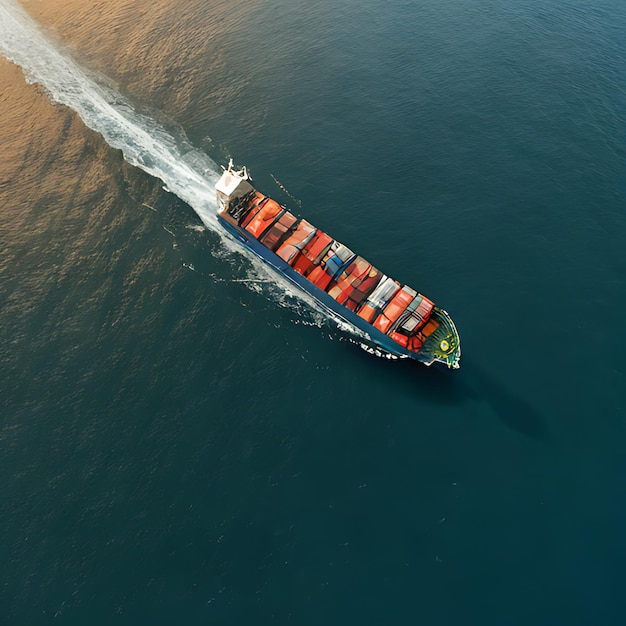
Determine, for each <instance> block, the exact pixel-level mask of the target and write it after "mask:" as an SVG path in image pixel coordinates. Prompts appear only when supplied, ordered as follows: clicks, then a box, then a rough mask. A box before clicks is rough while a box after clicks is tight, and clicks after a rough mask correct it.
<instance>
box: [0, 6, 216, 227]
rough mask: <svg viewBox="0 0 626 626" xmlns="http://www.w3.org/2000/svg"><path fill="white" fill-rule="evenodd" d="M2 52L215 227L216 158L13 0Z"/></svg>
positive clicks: (2, 15) (0, 17) (1, 30)
mask: <svg viewBox="0 0 626 626" xmlns="http://www.w3.org/2000/svg"><path fill="white" fill-rule="evenodd" d="M0 52H1V53H2V55H3V56H4V57H6V58H7V59H8V60H9V61H12V62H13V63H15V64H16V65H19V66H20V67H21V68H22V71H23V72H24V75H25V76H26V79H27V80H28V81H32V82H37V83H40V84H41V85H42V86H43V87H44V88H45V89H46V90H47V91H48V93H49V94H50V96H51V98H52V99H53V100H55V101H56V102H59V103H61V104H64V105H66V106H67V107H69V108H70V109H72V110H74V111H75V112H76V113H77V114H78V115H79V116H80V118H81V119H82V120H83V122H84V123H85V124H86V125H87V126H89V128H91V129H92V130H95V131H96V132H98V133H100V134H101V135H102V136H103V137H104V139H105V140H106V142H107V143H108V144H109V145H111V146H113V147H114V148H119V149H120V150H121V151H122V152H123V154H124V158H125V159H126V160H127V161H128V162H129V163H132V164H133V165H136V166H138V167H140V168H141V169H143V170H144V171H146V172H148V173H149V174H151V175H152V176H156V177H157V178H160V179H161V180H162V181H163V182H164V183H165V184H166V186H167V188H168V190H170V191H172V192H173V193H175V194H176V195H177V196H179V197H180V198H181V199H182V200H184V201H185V202H187V203H188V204H189V205H191V206H192V207H193V208H194V210H195V211H196V212H197V213H198V215H199V216H200V219H201V220H202V221H203V223H204V224H205V225H206V226H207V227H209V228H211V229H216V228H217V220H216V218H215V208H214V207H215V200H214V198H215V183H216V182H217V180H218V178H219V172H218V170H219V168H218V167H217V166H216V164H215V163H214V162H213V161H212V160H211V159H210V158H209V157H208V156H207V155H206V154H204V153H202V152H200V151H199V150H196V149H194V148H193V147H192V146H191V145H189V144H188V142H186V141H184V140H182V141H181V139H180V138H178V139H174V138H173V137H172V136H171V135H170V134H169V133H167V132H166V131H165V130H164V129H163V128H161V127H159V126H158V125H157V124H155V123H154V122H153V121H152V120H150V119H149V118H146V117H144V116H141V115H140V114H138V113H137V112H136V111H134V110H133V107H132V106H131V105H130V104H129V103H128V102H126V101H125V100H124V98H122V97H121V96H120V94H119V93H117V92H115V91H114V90H112V89H110V88H108V87H106V86H105V85H104V84H103V83H102V82H98V81H97V80H94V78H93V77H91V76H89V75H88V74H87V73H86V72H85V71H84V70H83V69H82V68H81V67H79V66H78V64H77V63H76V62H75V61H74V60H72V59H71V58H70V57H69V55H67V54H64V53H63V52H62V51H61V50H59V49H58V48H57V47H56V46H55V45H54V44H53V43H52V42H51V41H50V40H48V39H47V38H46V37H45V36H44V35H43V33H42V32H41V31H40V29H39V28H38V26H37V24H36V23H35V22H34V21H33V20H32V19H31V18H30V17H29V16H28V15H27V14H26V13H25V12H24V10H23V9H22V8H21V7H20V6H18V5H17V4H15V3H13V2H12V1H11V0H2V2H1V3H0Z"/></svg>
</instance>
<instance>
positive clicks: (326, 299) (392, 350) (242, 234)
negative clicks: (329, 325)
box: [217, 213, 436, 366]
mask: <svg viewBox="0 0 626 626" xmlns="http://www.w3.org/2000/svg"><path fill="white" fill-rule="evenodd" d="M217 217H218V221H219V223H220V224H221V225H222V226H223V228H224V229H225V230H226V231H227V232H228V233H230V234H231V235H232V236H233V237H235V239H237V240H238V241H239V242H241V244H242V245H244V246H245V247H246V248H248V249H249V250H250V251H251V252H253V253H254V254H255V255H256V256H258V257H259V258H261V259H262V260H263V261H264V262H265V264H266V265H268V266H269V267H271V268H272V270H273V271H275V272H276V273H277V274H279V275H281V276H284V277H285V278H286V279H287V280H289V282H291V283H292V284H293V285H295V286H296V287H297V288H298V289H300V290H301V291H303V292H305V293H307V294H308V295H310V296H311V297H312V298H314V299H315V301H316V302H318V303H319V304H320V305H321V306H322V307H324V308H325V309H327V310H330V311H331V312H332V313H334V314H335V315H337V316H338V317H340V318H341V319H343V320H345V321H346V322H348V323H349V324H350V325H352V326H355V327H356V328H357V329H358V330H360V331H362V332H363V333H364V334H365V336H366V338H364V340H363V341H364V342H365V343H366V344H368V346H369V347H373V346H375V348H377V349H378V350H379V351H381V352H382V353H383V354H384V355H385V356H388V357H391V358H400V359H411V360H413V361H418V362H420V363H423V364H424V365H428V366H430V365H432V364H433V363H434V362H436V360H435V359H433V358H431V357H429V356H425V355H422V354H420V353H415V352H411V351H409V350H406V349H404V348H403V347H402V346H401V345H399V344H398V343H396V342H395V341H393V340H392V339H391V338H390V337H389V336H388V335H386V334H384V333H382V332H380V331H379V330H378V329H376V328H374V327H373V326H372V325H371V324H369V323H368V322H366V321H365V320H364V319H363V318H361V317H359V316H358V315H357V314H356V313H354V312H352V311H350V310H349V309H347V308H346V307H345V306H343V305H341V304H339V303H338V302H337V301H336V300H335V299H334V298H332V297H331V296H329V295H328V294H327V293H326V292H325V291H323V290H321V289H320V288H319V287H317V286H316V285H314V284H313V283H311V282H310V281H309V280H307V279H306V278H305V277H304V276H302V275H301V274H299V273H298V272H296V271H295V270H294V269H293V268H292V267H291V266H290V265H289V264H288V263H286V262H285V261H284V260H283V259H281V258H280V257H279V256H278V255H276V254H275V253H274V252H272V251H271V250H270V249H269V248H267V247H266V246H265V245H263V244H262V243H261V242H260V241H258V240H257V239H255V238H254V237H251V236H250V235H249V234H248V233H247V232H246V231H245V230H243V229H241V228H239V227H237V226H234V225H233V224H231V223H230V222H228V221H227V220H225V219H223V218H222V217H221V215H220V214H219V213H218V216H217Z"/></svg>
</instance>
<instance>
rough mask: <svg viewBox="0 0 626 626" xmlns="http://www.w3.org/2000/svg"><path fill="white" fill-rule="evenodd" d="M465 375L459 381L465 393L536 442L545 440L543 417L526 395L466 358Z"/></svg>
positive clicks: (511, 427) (547, 437)
mask: <svg viewBox="0 0 626 626" xmlns="http://www.w3.org/2000/svg"><path fill="white" fill-rule="evenodd" d="M463 365H464V373H465V377H464V378H463V380H462V381H460V382H461V384H462V386H463V390H464V393H465V394H466V396H467V397H468V398H469V399H471V400H474V401H476V402H486V403H487V404H489V406H490V407H491V409H492V410H493V412H494V413H495V414H496V415H497V416H498V418H499V419H500V421H501V422H502V423H503V424H504V425H505V426H507V427H508V428H510V429H512V430H515V431H517V432H519V433H521V434H523V435H525V436H526V437H529V438H531V439H535V440H538V441H547V440H548V439H549V432H548V428H547V423H546V420H545V416H544V415H543V414H542V413H541V412H540V411H538V410H537V409H536V408H534V407H533V406H532V405H531V404H530V403H529V402H528V401H527V400H526V399H525V398H523V397H522V396H520V395H519V394H517V393H515V392H514V391H511V389H509V388H508V387H507V386H506V385H504V384H502V383H501V382H500V381H499V380H497V379H496V378H494V377H492V376H491V375H490V374H488V373H487V372H486V371H485V370H483V369H482V368H481V367H480V366H478V365H476V363H474V362H472V361H469V362H468V359H465V362H464V364H463Z"/></svg>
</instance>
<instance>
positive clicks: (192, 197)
mask: <svg viewBox="0 0 626 626" xmlns="http://www.w3.org/2000/svg"><path fill="white" fill-rule="evenodd" d="M0 53H1V54H2V55H3V56H4V57H5V58H6V59H7V60H9V61H11V62H12V63H14V64H16V65H18V66H19V67H20V68H21V69H22V72H23V73H24V76H25V78H26V80H27V81H28V82H30V83H39V84H40V85H41V86H42V87H44V89H45V90H46V91H47V92H48V94H49V95H50V97H51V99H52V100H53V101H55V102H58V103H60V104H63V105H65V106H67V107H68V108H70V109H72V110H73V111H74V112H75V113H76V114H77V115H78V116H79V117H80V118H81V119H82V120H83V122H84V123H85V125H86V126H88V127H89V128H91V129H92V130H94V131H96V132H97V133H99V134H100V135H102V137H103V138H104V139H105V141H106V142H107V143H108V144H109V145H110V146H112V147H113V148H116V149H119V150H121V152H122V154H123V155H124V158H125V159H126V161H128V162H129V163H131V164H132V165H135V166H137V167H139V168H141V169H142V170H144V171H145V172H147V173H148V174H150V175H152V176H154V177H156V178H158V179H160V180H161V181H163V183H164V186H165V188H166V189H167V190H168V191H170V192H171V193H174V194H175V195H176V196H178V197H179V198H180V199H181V200H183V201H184V202H186V203H187V204H188V205H189V206H191V207H192V208H193V210H194V211H195V212H196V213H197V214H198V216H199V218H200V219H201V221H202V223H203V224H204V226H205V227H206V228H207V229H209V230H211V231H214V232H215V233H217V234H218V235H219V236H220V237H221V241H222V245H223V247H224V249H225V250H227V251H229V252H237V253H239V254H242V255H244V256H246V257H248V259H249V260H250V262H251V268H252V269H251V270H250V278H255V279H260V280H261V281H262V282H263V283H264V284H265V286H266V287H265V288H264V289H263V292H264V293H265V294H268V295H270V297H272V299H273V300H277V301H278V303H279V304H281V305H282V306H288V307H290V308H292V309H295V310H296V311H297V312H298V313H300V314H301V313H302V304H305V305H306V306H307V307H308V308H309V309H312V310H313V311H314V312H315V314H313V315H311V316H310V318H311V320H312V321H313V322H314V323H315V324H316V325H319V326H321V325H323V323H324V321H325V320H326V319H327V318H328V317H331V318H332V319H333V320H334V322H335V323H336V324H337V326H338V327H339V328H340V329H341V330H343V331H346V332H349V333H351V334H353V335H356V336H357V337H358V336H362V333H361V331H359V330H358V329H357V328H355V327H354V326H352V325H351V324H349V323H348V322H346V321H345V320H343V319H341V318H339V317H337V316H336V315H335V314H333V313H332V312H329V311H326V310H323V309H321V308H320V305H319V304H318V303H317V302H316V301H315V300H314V299H313V298H312V297H310V296H308V295H306V294H304V293H303V292H301V291H300V290H299V289H297V288H296V287H294V286H293V285H291V283H289V281H287V280H286V279H284V278H281V277H278V276H277V275H275V274H274V273H273V272H271V271H270V270H269V269H268V268H266V266H265V265H264V263H263V262H262V261H260V260H259V259H258V258H257V257H255V256H254V255H252V254H251V253H250V252H248V251H247V250H246V249H244V248H243V247H242V246H240V245H239V244H238V243H237V242H235V241H234V240H233V239H232V238H231V237H230V235H228V234H227V233H226V232H225V231H224V230H223V229H222V228H221V227H220V226H219V224H218V221H217V217H216V213H215V211H216V205H215V184H216V182H217V181H218V180H219V177H220V174H221V172H220V168H219V167H218V166H217V165H216V163H215V162H214V161H213V160H212V159H211V158H210V157H209V156H208V155H206V154H205V153H204V152H202V151H200V150H198V149H197V148H195V147H194V146H192V145H191V144H190V142H189V141H188V140H187V139H186V138H185V137H184V135H183V134H182V132H181V133H179V134H177V135H176V136H175V135H174V134H173V133H171V132H169V131H167V130H166V129H165V128H163V127H162V126H161V125H159V124H158V123H157V122H155V121H154V120H153V119H151V118H150V117H148V116H145V115H142V114H141V113H139V112H138V111H136V110H135V108H134V107H133V106H132V105H131V103H130V102H129V101H128V100H127V99H126V98H124V97H123V96H122V95H121V94H120V93H118V92H117V91H116V90H115V89H112V88H111V87H109V86H108V85H107V81H106V80H105V79H104V78H103V77H101V76H98V75H97V74H96V73H93V72H90V71H87V70H85V69H84V68H82V67H81V66H80V65H78V63H76V61H74V60H73V59H72V58H71V56H70V55H69V53H67V52H66V51H65V50H63V49H62V47H61V46H59V45H57V44H55V43H53V42H52V41H51V40H50V39H49V38H47V37H46V36H45V35H44V33H43V32H42V31H41V30H40V28H39V27H38V25H37V24H36V23H35V22H34V21H33V20H32V18H30V17H29V16H28V15H27V14H26V12H25V11H24V10H23V9H22V8H21V7H20V6H19V5H17V4H16V3H14V2H13V1H12V0H0ZM248 284H249V285H255V284H258V283H257V281H251V282H250V283H248Z"/></svg>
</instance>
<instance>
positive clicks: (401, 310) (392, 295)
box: [216, 159, 461, 369]
mask: <svg viewBox="0 0 626 626" xmlns="http://www.w3.org/2000/svg"><path fill="white" fill-rule="evenodd" d="M216 193H217V216H218V220H219V221H220V223H221V224H222V225H223V226H224V228H225V229H226V230H227V231H228V232H229V233H231V234H232V235H233V236H234V237H235V238H236V239H238V240H239V241H241V242H242V244H243V245H244V246H246V247H247V248H249V249H250V250H251V251H252V252H253V253H254V254H255V255H257V256H258V257H260V258H261V259H262V260H263V261H265V263H266V264H268V265H269V266H270V267H271V268H272V269H273V270H274V271H276V272H278V273H279V274H281V275H282V276H284V277H285V278H287V279H288V280H289V281H290V282H291V283H293V284H294V285H295V286H296V287H298V288H299V289H301V290H302V291H305V292H306V293H307V294H309V295H311V296H312V297H313V298H314V299H315V300H316V301H317V302H318V303H319V304H320V305H321V306H322V307H323V308H324V309H325V310H328V311H332V313H334V314H335V315H338V316H339V317H341V318H342V319H344V320H345V321H347V322H348V323H349V324H351V325H352V326H355V327H356V328H357V329H359V330H360V331H362V333H364V334H365V336H366V340H365V343H366V345H367V346H369V349H370V350H371V351H375V352H378V353H380V354H383V355H385V356H387V357H390V358H404V359H413V360H415V361H419V362H420V363H423V364H424V365H429V366H430V365H432V364H433V363H435V364H442V365H444V366H447V367H448V368H452V369H457V368H458V367H459V366H460V359H461V342H460V339H459V334H458V332H457V330H456V327H455V325H454V322H453V321H452V319H451V318H450V316H449V315H448V313H446V312H445V311H444V310H443V309H441V308H439V307H437V306H435V304H434V303H433V301H432V300H429V299H428V298H427V297H426V296H424V295H423V294H421V293H418V292H417V291H416V290H415V289H413V288H411V287H409V286H408V285H402V284H400V283H399V282H398V281H396V280H394V279H393V278H391V277H389V276H386V275H385V274H384V273H383V272H381V271H380V270H379V269H377V268H375V267H374V266H373V265H372V264H371V263H369V262H368V261H366V260H365V259H364V258H363V257H361V256H359V255H357V254H355V253H354V252H352V250H350V248H348V247H347V246H345V245H344V244H342V243H340V242H338V241H337V240H335V239H333V238H332V237H330V236H329V235H327V234H326V233H325V232H323V231H321V230H320V229H319V228H316V227H315V226H313V225H312V224H310V223H309V222H307V221H306V220H305V219H301V218H298V217H296V216H295V215H293V214H292V213H290V212H289V211H288V210H287V209H286V208H285V207H284V206H282V205H281V204H279V203H278V202H277V201H276V200H273V199H272V198H270V197H268V196H266V195H264V194H262V193H261V192H259V191H257V190H256V189H255V188H254V187H253V186H252V184H251V178H250V175H249V173H248V171H247V170H246V168H245V167H244V168H242V169H240V170H237V169H235V168H234V166H233V161H232V159H231V160H230V163H229V164H228V168H227V169H224V172H223V173H222V176H221V178H220V180H219V181H218V183H217V185H216Z"/></svg>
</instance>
